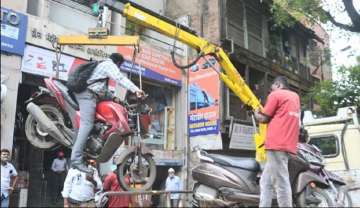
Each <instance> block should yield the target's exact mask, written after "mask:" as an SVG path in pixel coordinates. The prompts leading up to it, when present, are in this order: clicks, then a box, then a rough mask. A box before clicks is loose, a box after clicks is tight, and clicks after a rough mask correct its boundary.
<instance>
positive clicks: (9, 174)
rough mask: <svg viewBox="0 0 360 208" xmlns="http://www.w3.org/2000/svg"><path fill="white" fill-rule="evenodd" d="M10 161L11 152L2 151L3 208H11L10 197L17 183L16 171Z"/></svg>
mask: <svg viewBox="0 0 360 208" xmlns="http://www.w3.org/2000/svg"><path fill="white" fill-rule="evenodd" d="M9 160H10V151H9V150H8V149H1V207H9V197H10V195H11V194H12V192H13V191H14V189H15V187H16V182H17V172H16V169H15V168H14V166H13V165H12V164H11V163H9ZM11 182H12V183H11Z"/></svg>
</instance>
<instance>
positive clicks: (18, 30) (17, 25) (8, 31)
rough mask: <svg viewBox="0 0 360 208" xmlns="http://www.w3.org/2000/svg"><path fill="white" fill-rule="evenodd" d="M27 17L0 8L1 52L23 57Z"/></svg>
mask: <svg viewBox="0 0 360 208" xmlns="http://www.w3.org/2000/svg"><path fill="white" fill-rule="evenodd" d="M27 22H28V19H27V16H26V15H24V14H21V13H19V12H15V11H13V10H10V9H6V8H3V7H1V51H7V52H9V53H14V54H18V55H21V56H22V55H24V49H25V41H26V32H27V31H26V29H27Z"/></svg>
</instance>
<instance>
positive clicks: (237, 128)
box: [230, 123, 255, 150]
mask: <svg viewBox="0 0 360 208" xmlns="http://www.w3.org/2000/svg"><path fill="white" fill-rule="evenodd" d="M253 135H254V127H252V126H248V125H243V124H238V123H234V124H233V128H232V133H231V140H230V148H231V149H244V150H255V143H254V139H253V137H254V136H253Z"/></svg>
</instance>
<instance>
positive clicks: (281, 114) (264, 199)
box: [254, 76, 300, 207]
mask: <svg viewBox="0 0 360 208" xmlns="http://www.w3.org/2000/svg"><path fill="white" fill-rule="evenodd" d="M254 115H255V118H256V119H257V120H258V121H259V122H261V123H268V130H267V133H266V140H265V149H266V151H267V152H266V156H267V161H266V164H265V168H264V171H263V174H262V176H261V179H260V204H259V206H260V207H271V202H272V193H273V186H274V187H275V191H276V195H277V201H278V205H279V207H292V196H291V195H292V192H291V185H290V180H289V170H288V161H289V156H290V154H296V152H297V143H298V139H299V129H300V122H299V121H300V118H299V115H300V98H299V96H298V95H297V94H296V93H295V92H293V91H290V90H289V86H288V82H287V78H286V77H284V76H280V77H277V78H275V80H274V82H273V84H272V85H271V93H270V94H269V96H268V98H267V100H266V104H265V107H264V109H263V110H262V111H261V112H260V111H256V112H255V113H254ZM273 183H274V184H273Z"/></svg>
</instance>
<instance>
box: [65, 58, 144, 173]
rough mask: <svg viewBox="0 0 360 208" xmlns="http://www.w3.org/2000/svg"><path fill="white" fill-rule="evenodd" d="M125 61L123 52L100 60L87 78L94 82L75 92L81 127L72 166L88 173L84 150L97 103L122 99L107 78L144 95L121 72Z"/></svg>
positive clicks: (89, 81) (138, 94) (89, 171)
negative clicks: (84, 160) (110, 87)
mask: <svg viewBox="0 0 360 208" xmlns="http://www.w3.org/2000/svg"><path fill="white" fill-rule="evenodd" d="M123 62H124V58H123V56H122V55H121V54H119V53H113V54H111V55H110V57H109V59H106V60H105V61H102V62H100V63H99V64H98V65H97V66H96V68H95V69H94V71H93V73H92V74H91V76H90V78H89V79H88V80H87V83H92V84H90V85H89V86H88V87H87V89H86V90H85V91H83V92H80V93H74V95H75V97H76V100H77V102H78V104H79V108H80V128H79V132H78V135H77V138H76V140H75V144H74V146H73V148H72V152H71V166H72V167H74V168H76V169H78V170H80V171H83V172H86V173H91V172H92V171H91V170H90V169H89V168H88V167H87V166H86V165H85V164H84V162H83V150H84V146H85V144H86V141H87V139H88V136H89V134H90V132H91V130H92V128H93V125H94V120H95V112H96V103H97V102H99V101H100V100H110V99H112V100H113V101H114V102H119V101H120V100H119V98H116V97H114V96H113V95H112V93H111V92H110V91H109V89H108V85H107V80H106V79H107V78H110V79H113V80H115V81H116V83H117V84H119V85H121V86H122V87H124V88H126V89H127V90H130V91H131V92H133V93H136V96H137V97H138V98H141V97H143V96H144V92H143V91H142V90H140V89H139V88H138V87H137V86H136V85H135V84H134V83H133V82H131V81H130V80H129V79H128V78H127V77H125V76H124V75H123V74H121V73H120V70H119V67H120V65H121V64H122V63H123ZM96 80H103V81H96ZM94 81H95V82H94Z"/></svg>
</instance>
